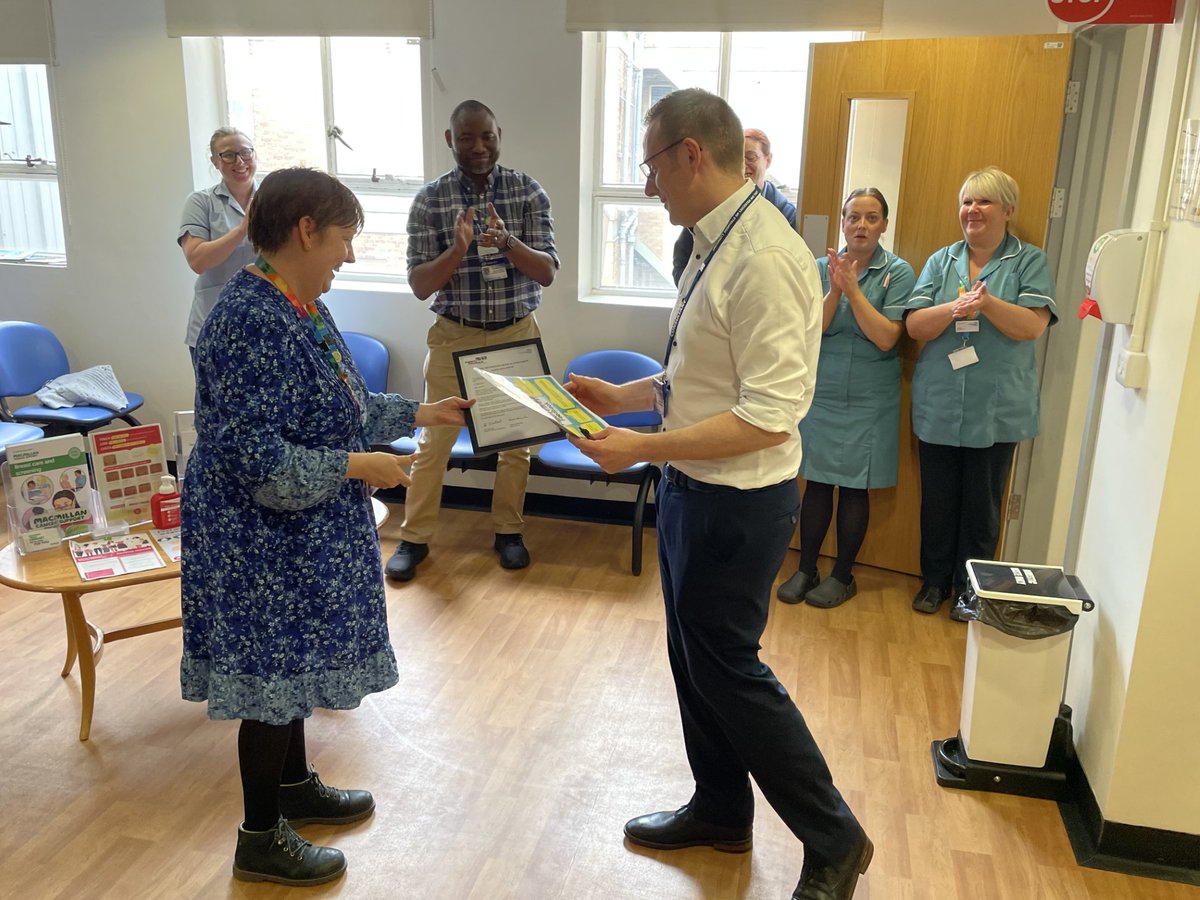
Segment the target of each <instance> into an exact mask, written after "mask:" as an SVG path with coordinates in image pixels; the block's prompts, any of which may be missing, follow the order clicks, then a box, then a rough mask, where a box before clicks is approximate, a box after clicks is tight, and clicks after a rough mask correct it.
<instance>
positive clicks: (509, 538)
mask: <svg viewBox="0 0 1200 900" xmlns="http://www.w3.org/2000/svg"><path fill="white" fill-rule="evenodd" d="M495 547H496V552H497V553H499V554H500V567H501V568H502V569H523V568H525V567H526V566H527V565H529V551H528V550H526V549H525V541H524V539H523V538H522V537H521V535H519V534H497V535H496V543H495Z"/></svg>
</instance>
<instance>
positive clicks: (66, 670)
mask: <svg viewBox="0 0 1200 900" xmlns="http://www.w3.org/2000/svg"><path fill="white" fill-rule="evenodd" d="M63 619H64V620H66V623H67V661H66V662H65V663H63V668H62V677H63V678H66V677H67V676H68V675H70V674H71V669H72V668H74V666H75V657H76V652H75V629H74V628H72V627H71V612H70V610H68V609H67V598H66V597H64V598H63Z"/></svg>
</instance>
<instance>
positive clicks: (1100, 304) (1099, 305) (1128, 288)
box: [1079, 228, 1147, 325]
mask: <svg viewBox="0 0 1200 900" xmlns="http://www.w3.org/2000/svg"><path fill="white" fill-rule="evenodd" d="M1146 238H1147V234H1146V232H1144V231H1134V230H1133V229H1130V228H1122V229H1119V230H1117V231H1109V232H1106V233H1105V234H1102V235H1100V237H1098V238H1096V242H1095V243H1094V244H1092V249H1091V252H1090V253H1088V261H1087V270H1086V272H1085V274H1084V280H1085V282H1086V284H1087V299H1085V300H1084V301H1083V302H1082V303H1080V304H1079V318H1081V319H1082V318H1084V317H1085V316H1095V317H1096V318H1097V319H1099V320H1100V321H1102V322H1110V323H1114V324H1117V323H1119V324H1122V325H1129V324H1130V323H1132V322H1133V308H1134V306H1135V305H1136V304H1137V295H1138V284H1139V283H1140V282H1141V280H1142V263H1143V262H1144V260H1145V258H1146Z"/></svg>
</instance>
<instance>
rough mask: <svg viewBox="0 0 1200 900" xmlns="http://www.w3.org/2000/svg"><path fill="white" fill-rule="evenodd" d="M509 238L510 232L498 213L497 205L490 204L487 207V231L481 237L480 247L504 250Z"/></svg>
mask: <svg viewBox="0 0 1200 900" xmlns="http://www.w3.org/2000/svg"><path fill="white" fill-rule="evenodd" d="M508 237H509V231H508V229H507V228H506V227H505V225H504V220H503V219H501V218H500V214H499V213H498V212H496V207H495V205H493V204H491V203H489V204H488V205H487V230H486V231H484V232H483V234H481V235H479V245H480V246H481V247H498V248H500V249H504V248H505V246H507V244H508Z"/></svg>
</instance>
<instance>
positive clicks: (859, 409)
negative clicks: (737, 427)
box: [800, 247, 916, 488]
mask: <svg viewBox="0 0 1200 900" xmlns="http://www.w3.org/2000/svg"><path fill="white" fill-rule="evenodd" d="M817 270H818V272H819V273H820V275H821V289H822V291H823V292H824V293H828V292H829V257H827V256H822V257H821V258H820V259H818V260H817ZM915 281H916V277H915V276H914V275H913V270H912V266H910V265H909V264H908V263H906V262H905V261H904V260H902V259H901V258H900V257H898V256H896V254H894V253H889V252H888V251H887V250H884V249H883V248H882V247H876V248H875V253H874V255H873V256H872V257H871V261H870V263H869V264H868V265H867V268H866V269H864V270H863V271H862V272H859V273H858V286H859V289H860V290H862V292H863V294H864V295H865V296H866V298H867V300H869V301H870V302H871V305H872V306H874V307H875V308H876V309H877V310H879V311H880V312H881V313H883V314H884V315H885V316H887V318H889V319H891V320H892V321H893V322H896V321H899V320H900V319H901V318H902V317H903V315H904V309H905V302H906V301H907V300H908V298H909V295H910V294H911V292H912V286H913V283H914V282H915ZM899 433H900V360H899V359H898V358H897V356H896V348H895V347H893V348H892V349H891V350H888V351H886V352H884V351H881V350H880V349H879V348H878V347H876V346H875V345H874V344H873V343H871V341H870V339H869V338H867V336H866V335H865V334H863V332H862V329H861V328H859V327H858V320H857V319H855V318H854V312H853V310H851V308H850V301H849V300H848V299H847V298H846V297H842V299H841V300H840V301H838V308H837V311H836V312H835V313H834V314H833V318H832V319H831V320H830V322H829V327H828V328H827V329H825V333H824V334H822V335H821V357H820V360H819V362H818V363H817V383H816V387H815V388H814V390H813V402H812V408H811V409H810V410H809V412H808V415H807V416H805V418H804V420H803V421H802V422H801V423H800V441H801V445H802V446H803V448H804V456H803V457H802V459H801V463H800V474H801V475H803V476H804V477H805V478H807V479H809V480H810V481H820V482H824V483H825V484H836V485H840V486H841V487H850V488H883V487H891V486H892V485H894V484H895V483H896V460H897V456H898V452H899Z"/></svg>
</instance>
